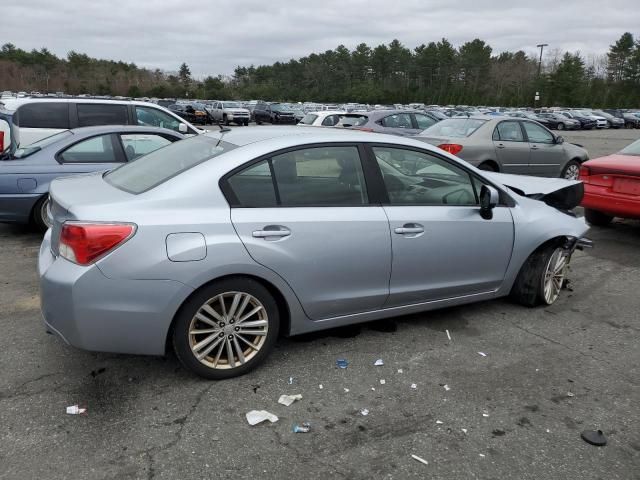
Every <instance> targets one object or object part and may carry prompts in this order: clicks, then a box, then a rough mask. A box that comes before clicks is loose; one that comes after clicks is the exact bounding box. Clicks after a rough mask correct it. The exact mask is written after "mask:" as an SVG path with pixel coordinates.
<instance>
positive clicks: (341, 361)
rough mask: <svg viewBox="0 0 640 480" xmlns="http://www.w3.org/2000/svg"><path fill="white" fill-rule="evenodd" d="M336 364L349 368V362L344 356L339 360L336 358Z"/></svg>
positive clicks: (339, 366)
mask: <svg viewBox="0 0 640 480" xmlns="http://www.w3.org/2000/svg"><path fill="white" fill-rule="evenodd" d="M336 365H337V366H338V368H347V366H348V365H349V362H347V361H346V360H345V359H344V358H339V359H338V360H336Z"/></svg>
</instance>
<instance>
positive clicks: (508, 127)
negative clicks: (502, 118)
mask: <svg viewBox="0 0 640 480" xmlns="http://www.w3.org/2000/svg"><path fill="white" fill-rule="evenodd" d="M496 135H497V137H498V138H494V140H502V141H504V142H524V135H523V134H522V129H521V128H520V123H519V122H500V123H499V124H498V126H497V127H496V130H495V133H494V137H495V136H496Z"/></svg>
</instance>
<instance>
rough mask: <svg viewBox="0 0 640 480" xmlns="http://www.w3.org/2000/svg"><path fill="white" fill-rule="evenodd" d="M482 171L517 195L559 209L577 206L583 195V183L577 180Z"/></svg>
mask: <svg viewBox="0 0 640 480" xmlns="http://www.w3.org/2000/svg"><path fill="white" fill-rule="evenodd" d="M482 173H483V175H484V176H486V177H487V178H489V179H490V180H493V181H495V182H496V183H499V184H501V185H504V186H505V187H507V188H509V189H510V190H512V191H514V192H515V193H517V194H518V195H522V196H524V197H528V198H532V199H534V200H540V201H542V202H544V203H546V204H547V205H549V206H552V207H555V208H558V209H560V210H571V209H572V208H575V207H577V206H578V205H580V202H581V201H582V197H583V195H584V185H583V184H582V182H581V181H579V180H566V179H564V178H547V177H531V176H528V175H510V174H508V173H495V172H482Z"/></svg>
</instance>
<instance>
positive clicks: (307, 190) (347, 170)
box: [271, 146, 368, 206]
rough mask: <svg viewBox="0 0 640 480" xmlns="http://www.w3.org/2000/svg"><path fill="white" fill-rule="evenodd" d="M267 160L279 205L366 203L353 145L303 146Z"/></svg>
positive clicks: (365, 194) (360, 165)
mask: <svg viewBox="0 0 640 480" xmlns="http://www.w3.org/2000/svg"><path fill="white" fill-rule="evenodd" d="M271 162H272V166H273V172H274V174H275V180H276V188H277V191H278V194H279V199H280V204H281V205H283V206H304V205H336V206H339V205H345V206H346V205H364V204H367V203H368V197H367V189H366V186H365V181H364V173H363V171H362V164H361V162H360V155H359V153H358V148H357V147H355V146H353V147H352V146H345V147H316V148H306V149H302V150H296V151H293V152H288V153H283V154H281V155H276V156H274V157H273V158H272V159H271Z"/></svg>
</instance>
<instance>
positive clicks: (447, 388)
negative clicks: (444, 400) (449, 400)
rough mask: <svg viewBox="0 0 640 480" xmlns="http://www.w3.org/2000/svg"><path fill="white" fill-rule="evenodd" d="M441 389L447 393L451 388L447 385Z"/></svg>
mask: <svg viewBox="0 0 640 480" xmlns="http://www.w3.org/2000/svg"><path fill="white" fill-rule="evenodd" d="M442 388H444V389H445V390H446V391H447V392H448V391H449V390H451V387H450V386H449V385H444V386H443V387H442Z"/></svg>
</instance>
